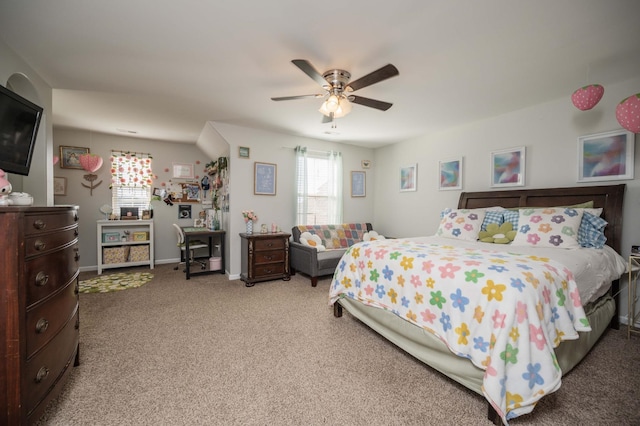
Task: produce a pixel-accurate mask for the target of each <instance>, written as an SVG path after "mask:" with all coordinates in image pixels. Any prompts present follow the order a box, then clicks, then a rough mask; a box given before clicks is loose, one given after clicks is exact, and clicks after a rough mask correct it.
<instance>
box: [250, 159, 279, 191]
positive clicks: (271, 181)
mask: <svg viewBox="0 0 640 426" xmlns="http://www.w3.org/2000/svg"><path fill="white" fill-rule="evenodd" d="M253 178H254V180H253V193H254V194H256V195H276V183H277V165H275V164H271V163H258V162H256V163H255V164H254V174H253Z"/></svg>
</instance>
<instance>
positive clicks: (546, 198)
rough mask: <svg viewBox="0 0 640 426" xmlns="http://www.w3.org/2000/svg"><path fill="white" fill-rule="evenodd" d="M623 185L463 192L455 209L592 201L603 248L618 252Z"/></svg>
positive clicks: (568, 203)
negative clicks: (601, 226)
mask: <svg viewBox="0 0 640 426" xmlns="http://www.w3.org/2000/svg"><path fill="white" fill-rule="evenodd" d="M625 187H626V185H625V184H619V185H607V186H578V187H570V188H540V189H518V190H506V191H484V192H463V193H462V194H460V201H459V202H458V208H459V209H477V208H481V207H493V206H502V207H505V208H510V207H555V206H571V205H574V204H580V203H584V202H587V201H593V206H594V207H596V208H599V207H602V209H603V210H602V217H603V218H604V220H606V221H607V222H608V223H609V224H608V225H607V227H606V228H605V231H604V233H605V235H606V237H607V245H608V246H609V247H611V248H613V249H614V250H615V251H616V252H618V253H620V248H621V244H622V241H621V240H622V202H623V200H624V190H625Z"/></svg>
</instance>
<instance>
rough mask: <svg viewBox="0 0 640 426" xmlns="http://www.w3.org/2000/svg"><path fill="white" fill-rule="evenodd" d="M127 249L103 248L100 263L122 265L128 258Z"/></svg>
mask: <svg viewBox="0 0 640 426" xmlns="http://www.w3.org/2000/svg"><path fill="white" fill-rule="evenodd" d="M128 249H129V247H105V248H104V249H102V263H104V264H105V265H106V264H111V263H124V262H126V261H127V258H128V257H129V250H128Z"/></svg>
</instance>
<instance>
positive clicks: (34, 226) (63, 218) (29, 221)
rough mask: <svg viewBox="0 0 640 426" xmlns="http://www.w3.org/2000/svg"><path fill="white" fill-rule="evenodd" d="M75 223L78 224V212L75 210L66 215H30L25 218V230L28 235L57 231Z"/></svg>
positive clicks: (59, 213) (65, 213) (58, 213)
mask: <svg viewBox="0 0 640 426" xmlns="http://www.w3.org/2000/svg"><path fill="white" fill-rule="evenodd" d="M75 223H78V212H77V211H75V210H70V211H68V212H64V213H61V212H57V213H52V214H46V213H40V214H34V215H29V214H28V215H25V217H24V229H25V234H26V235H33V234H40V233H43V232H50V231H55V230H56V229H63V228H66V227H68V226H71V225H73V224H75Z"/></svg>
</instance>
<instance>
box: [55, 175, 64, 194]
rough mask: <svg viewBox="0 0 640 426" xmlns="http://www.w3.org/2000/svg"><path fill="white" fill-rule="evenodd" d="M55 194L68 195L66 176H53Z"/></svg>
mask: <svg viewBox="0 0 640 426" xmlns="http://www.w3.org/2000/svg"><path fill="white" fill-rule="evenodd" d="M53 195H67V178H66V177H58V176H54V177H53Z"/></svg>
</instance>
